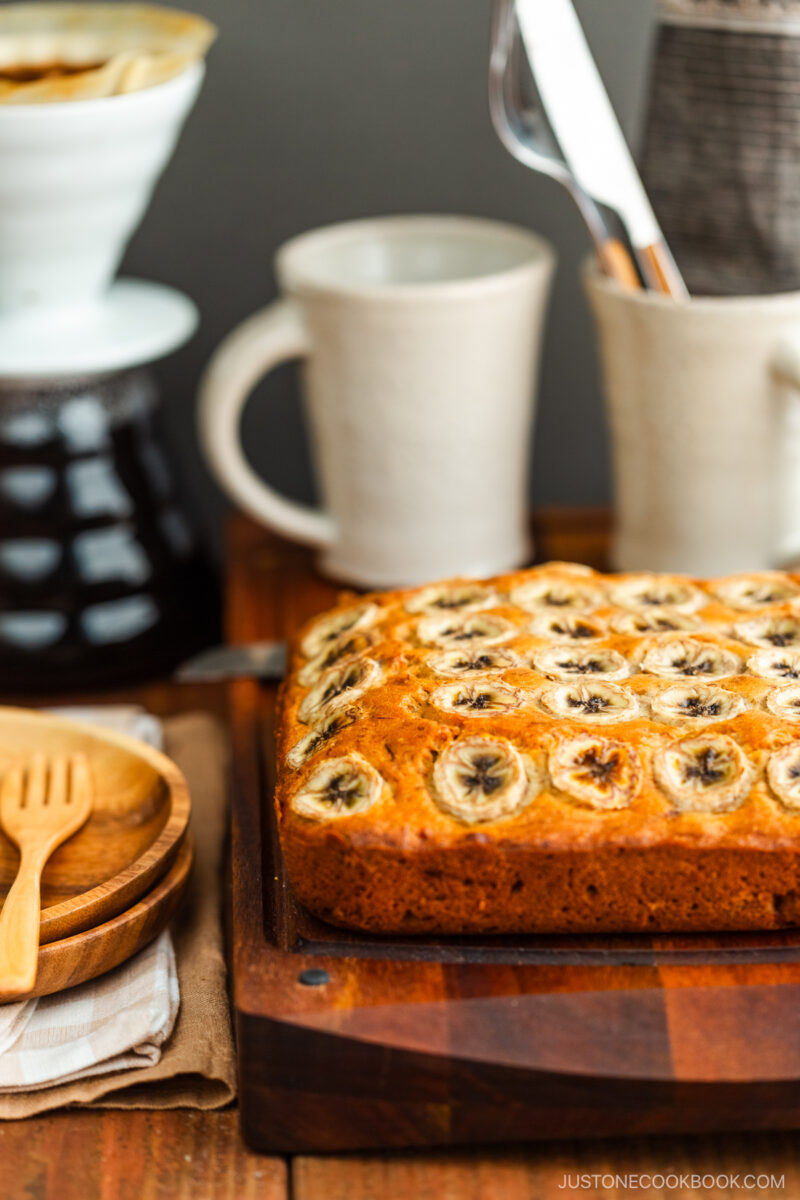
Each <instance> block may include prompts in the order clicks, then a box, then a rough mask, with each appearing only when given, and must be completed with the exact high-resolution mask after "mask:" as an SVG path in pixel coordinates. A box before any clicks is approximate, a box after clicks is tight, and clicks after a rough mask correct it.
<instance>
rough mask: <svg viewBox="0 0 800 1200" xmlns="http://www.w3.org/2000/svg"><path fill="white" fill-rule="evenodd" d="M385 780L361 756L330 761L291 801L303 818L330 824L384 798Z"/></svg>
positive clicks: (313, 774) (318, 768) (350, 755)
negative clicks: (333, 820) (328, 821)
mask: <svg viewBox="0 0 800 1200" xmlns="http://www.w3.org/2000/svg"><path fill="white" fill-rule="evenodd" d="M383 787H384V780H383V777H382V776H381V775H379V774H378V772H377V771H376V770H375V768H374V767H373V766H371V765H370V764H369V763H368V762H367V761H366V759H363V758H362V757H361V755H360V754H347V755H345V756H344V757H343V758H330V759H328V760H327V762H324V763H321V764H320V766H318V767H317V769H316V770H315V771H314V772H313V773H312V774H311V775H310V776H309V778H308V779H307V780H306V782H305V783H304V784H303V786H302V787H301V788H299V789H298V791H296V792H295V793H294V795H293V796H292V798H291V800H290V802H289V803H290V804H291V807H292V808H293V810H294V811H295V812H296V813H299V814H300V815H301V816H303V817H309V818H310V819H311V820H314V821H319V820H323V821H327V820H332V819H335V818H337V817H352V816H354V815H355V814H356V813H362V812H366V810H367V809H368V808H371V807H372V805H373V804H375V803H376V801H378V800H379V799H380V797H381V792H382V791H383Z"/></svg>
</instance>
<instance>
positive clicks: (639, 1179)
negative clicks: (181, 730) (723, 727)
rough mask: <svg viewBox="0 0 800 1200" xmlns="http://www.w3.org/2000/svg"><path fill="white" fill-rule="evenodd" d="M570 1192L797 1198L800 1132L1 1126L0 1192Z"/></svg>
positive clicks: (158, 707)
mask: <svg viewBox="0 0 800 1200" xmlns="http://www.w3.org/2000/svg"><path fill="white" fill-rule="evenodd" d="M557 521H558V525H559V528H560V529H562V530H563V531H564V532H565V533H566V534H567V536H564V537H561V538H555V542H554V539H553V526H552V523H551V521H549V520H547V519H544V520H542V519H541V518H540V520H539V521H537V533H538V534H539V538H540V545H542V544H544V545H545V546H546V547H547V553H548V556H550V557H560V558H568V557H573V558H575V559H580V558H588V557H589V554H588V553H587V551H588V550H589V549H590V546H591V548H592V549H594V550H596V547H597V545H598V542H599V539H600V537H602V535H603V532H604V528H605V520H604V518H603V517H602V515H598V514H596V513H587V514H581V515H578V514H569V515H568V516H567V517H566V518H565V517H564V516H563V515H562V516H561V517H559V518H557ZM582 548H583V550H584V553H581V549H582ZM592 557H595V558H596V553H594V554H592ZM89 699H91V700H92V702H95V701H98V700H105V701H108V702H120V701H134V702H137V703H141V704H144V705H146V706H147V707H148V708H149V709H150V710H151V711H153V712H156V713H158V714H159V715H163V716H166V715H169V714H173V713H176V712H187V711H194V710H197V709H205V710H211V711H214V712H216V713H217V714H218V715H224V714H225V711H226V698H225V692H224V689H222V688H219V687H212V686H208V687H201V686H198V687H194V686H193V687H177V686H175V685H172V684H169V683H162V684H156V685H153V686H150V687H146V688H140V689H138V690H129V691H126V692H125V693H122V694H119V693H117V694H109V695H106V696H103V697H91V698H84V702H87V703H88V702H89ZM53 702H54V703H55V702H56V700H55V699H54V700H53ZM579 1176H580V1177H581V1178H580V1179H579V1178H578V1177H579ZM626 1177H627V1178H626ZM652 1177H655V1178H652ZM660 1177H663V1178H660ZM750 1177H753V1178H752V1180H751V1179H750ZM712 1180H713V1182H712ZM578 1184H580V1185H581V1186H580V1187H578ZM748 1185H749V1186H748ZM570 1194H572V1195H587V1196H588V1195H594V1196H603V1197H610V1198H611V1197H613V1198H617V1197H619V1198H620V1200H622V1198H626V1200H627V1198H628V1197H631V1196H636V1195H641V1196H648V1197H661V1196H664V1197H670V1198H671V1200H674V1198H676V1197H689V1196H702V1197H718V1196H732V1197H733V1196H744V1195H748V1194H750V1195H757V1196H759V1197H767V1196H781V1197H785V1198H792V1197H796V1196H800V1137H798V1136H797V1135H793V1134H785V1133H784V1134H757V1135H755V1134H754V1135H741V1134H739V1135H736V1136H724V1137H722V1136H721V1137H703V1138H697V1139H693V1138H687V1137H680V1138H662V1139H643V1138H638V1139H631V1140H619V1141H614V1142H608V1141H602V1142H601V1141H596V1142H591V1141H586V1142H561V1143H537V1144H533V1145H530V1146H525V1147H514V1148H509V1149H507V1150H498V1149H496V1148H491V1149H487V1150H484V1151H481V1150H480V1149H476V1150H475V1151H470V1152H459V1153H450V1152H447V1153H437V1152H420V1153H418V1152H406V1153H397V1152H395V1153H391V1154H369V1155H363V1154H357V1155H351V1156H341V1157H338V1156H337V1157H314V1158H312V1157H298V1158H294V1159H293V1160H291V1161H289V1162H287V1161H285V1160H283V1159H280V1158H271V1157H262V1156H258V1155H255V1154H252V1153H250V1152H249V1151H248V1150H247V1149H246V1148H245V1147H244V1145H243V1144H242V1141H241V1137H240V1134H239V1126H238V1114H237V1112H236V1110H235V1108H231V1109H227V1110H225V1111H223V1112H217V1113H200V1112H189V1111H175V1112H158V1113H151V1112H128V1111H126V1112H114V1111H103V1110H92V1111H82V1110H73V1111H66V1112H60V1113H55V1114H51V1115H46V1116H40V1117H33V1118H30V1119H29V1120H27V1121H6V1122H0V1200H551V1198H552V1200H555V1198H556V1197H562V1196H565V1195H570Z"/></svg>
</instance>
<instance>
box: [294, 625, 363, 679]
mask: <svg viewBox="0 0 800 1200" xmlns="http://www.w3.org/2000/svg"><path fill="white" fill-rule="evenodd" d="M374 641H375V639H374V637H373V636H372V634H371V633H369V631H363V632H362V631H361V630H358V629H356V630H351V631H350V632H349V633H343V634H342V636H341V637H338V638H336V640H335V641H333V642H330V643H329V644H328V645H327V646H326V647H325V649H323V650H321V651H320V652H319V654H317V655H315V656H314V658H312V659H311V661H310V662H307V663H306V665H305V666H304V667H303V669H302V671H301V672H300V674H299V675H298V676H297V678H298V679H299V681H300V683H302V685H303V687H311V686H312V684H314V683H316V682H317V680H318V679H319V677H320V676H321V675H323V674H324V673H325V671H328V670H330V668H331V667H336V666H339V665H341V664H342V663H346V662H350V661H351V660H352V659H354V658H358V657H359V655H361V654H366V652H367V651H368V650H369V649H370V647H371V646H372V645H373V643H374Z"/></svg>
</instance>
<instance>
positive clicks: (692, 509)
mask: <svg viewBox="0 0 800 1200" xmlns="http://www.w3.org/2000/svg"><path fill="white" fill-rule="evenodd" d="M584 282H585V285H586V288H587V292H588V296H589V300H590V303H591V307H592V310H593V312H594V317H595V321H596V326H597V333H598V342H599V348H600V359H601V364H602V367H603V374H604V377H605V389H606V399H607V407H608V417H609V424H610V429H611V441H612V458H613V466H614V490H615V500H616V527H615V533H614V542H613V551H612V555H613V564H614V566H615V567H617V568H618V569H620V570H625V571H632V570H640V569H649V570H656V571H676V572H684V573H687V574H690V575H698V576H703V575H706V576H707V575H722V574H727V573H728V572H735V571H747V570H754V569H761V568H769V567H772V566H776V565H783V564H787V563H791V562H796V561H797V560H798V559H799V558H800V405H798V403H797V400H798V394H799V393H798V388H799V387H800V293H787V294H784V295H776V296H757V297H724V298H704V297H700V298H698V299H694V300H691V301H690V302H689V303H687V304H676V303H674V302H673V301H672V300H670V299H667V298H665V297H663V296H659V295H656V294H654V293H652V292H630V291H624V290H622V289H621V288H619V287H618V286H617V285H616V284H614V283H613V282H612V281H610V280H608V279H606V278H605V277H603V276H601V275H600V274H599V272H598V271H597V270H596V268H595V267H594V265H587V267H586V269H585V272H584Z"/></svg>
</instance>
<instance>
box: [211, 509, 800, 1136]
mask: <svg viewBox="0 0 800 1200" xmlns="http://www.w3.org/2000/svg"><path fill="white" fill-rule="evenodd" d="M534 533H535V536H536V540H537V550H538V557H539V558H561V559H574V560H577V561H583V562H588V563H590V564H591V565H593V566H597V567H600V568H602V567H604V566H605V562H604V558H605V547H606V539H607V517H606V515H605V514H604V513H601V512H597V511H588V512H575V511H566V512H560V513H557V512H556V513H550V514H544V515H542V516H541V517H539V518H538V519H536V520H535V522H534ZM229 562H230V572H229V585H228V633H229V638H230V640H231V641H235V642H245V641H252V640H256V639H261V638H271V637H284V636H287V635H288V634H291V633H292V632H293V631H294V630H295V629H296V628H297V627H298V626H299V625H300V624H301V623H302V622H303V621H305V620H306V619H307V618H308V617H309V616H312V615H313V614H314V613H315V612H318V611H321V610H322V609H324V608H325V607H327V606H328V605H330V604H331V603H332V601H333V599H334V597H335V594H336V589H335V588H334V587H332V585H331V584H330V583H328V582H326V581H324V580H322V579H321V578H320V577H319V576H317V575H316V574H315V572H314V570H313V565H312V558H311V556H310V554H309V552H308V551H306V550H302V549H300V548H298V547H295V546H290V545H288V544H286V543H284V542H281V541H279V540H278V539H276V538H273V537H271V536H270V535H268V534H266V533H264V532H263V531H260V530H258V529H257V528H256V527H255V526H253V525H252V524H250V523H249V522H247V521H246V520H244V519H241V518H237V519H236V520H235V521H234V522H233V524H232V527H231V536H230V552H229ZM231 700H232V713H233V736H234V740H235V755H234V802H233V823H232V846H231V851H232V853H231V888H230V894H229V901H230V902H229V909H228V930H229V942H230V951H231V962H232V981H233V983H232V986H233V1000H234V1007H235V1017H236V1030H237V1046H238V1056H239V1075H240V1104H241V1109H242V1120H243V1125H244V1133H245V1137H246V1139H247V1141H248V1142H249V1143H250V1145H252V1146H253V1147H254V1148H256V1149H260V1150H264V1151H270V1152H283V1153H294V1152H308V1151H334V1150H346V1149H364V1148H373V1147H374V1148H378V1147H399V1146H435V1145H437V1146H441V1145H457V1144H469V1143H475V1142H497V1141H519V1140H525V1139H539V1138H555V1137H570V1138H574V1137H590V1136H598V1137H599V1136H613V1135H616V1134H620V1135H621V1134H634V1133H661V1132H663V1133H668V1132H669V1133H676V1132H684V1131H686V1132H693V1133H700V1132H704V1131H710V1130H725V1129H752V1130H756V1129H791V1128H799V1127H800V932H794V931H791V932H786V933H778V934H775V933H772V934H763V935H762V934H746V935H737V934H727V935H723V936H720V935H715V936H711V935H709V936H704V937H686V936H684V937H672V938H668V937H663V936H662V937H658V938H647V937H638V936H636V937H634V936H630V937H621V936H617V937H613V938H604V939H599V938H590V937H586V938H577V937H571V938H555V937H552V938H544V937H538V938H513V939H500V938H446V939H441V940H438V941H437V940H436V939H431V938H398V939H392V938H379V937H369V936H366V935H359V934H354V933H348V932H346V931H342V930H336V929H334V928H333V927H332V926H328V925H325V924H324V923H323V922H321V921H318V920H316V919H315V918H313V917H312V916H311V915H310V914H309V913H307V912H305V911H304V910H303V909H302V908H301V907H300V906H299V905H298V904H297V903H296V901H295V899H294V897H293V895H292V890H291V887H290V884H289V881H288V879H287V877H286V874H285V871H284V867H283V862H282V859H281V856H280V849H279V846H278V843H277V837H276V833H275V827H274V820H273V816H272V788H271V782H272V779H271V776H272V772H273V769H274V760H273V750H272V742H273V739H272V710H273V705H274V688H268V687H261V686H259V685H257V684H255V683H251V682H240V683H237V684H235V685H234V686H233V688H232V695H231Z"/></svg>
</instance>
